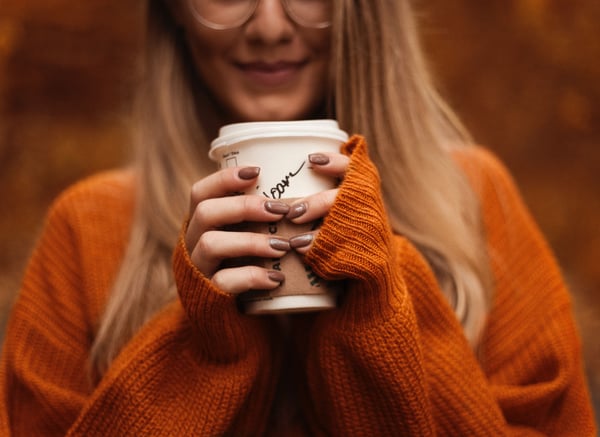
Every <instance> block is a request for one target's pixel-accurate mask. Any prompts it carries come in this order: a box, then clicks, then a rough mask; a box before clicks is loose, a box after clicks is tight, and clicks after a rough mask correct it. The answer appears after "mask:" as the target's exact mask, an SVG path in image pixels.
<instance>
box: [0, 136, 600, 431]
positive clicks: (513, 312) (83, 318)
mask: <svg viewBox="0 0 600 437" xmlns="http://www.w3.org/2000/svg"><path fill="white" fill-rule="evenodd" d="M344 152H345V153H347V154H348V155H350V156H351V161H350V166H349V169H348V172H347V174H346V176H345V178H344V181H343V182H342V184H341V185H340V190H339V193H338V197H337V199H336V202H335V204H334V206H333V209H332V210H331V212H330V214H329V215H328V216H327V217H326V219H325V220H324V223H323V225H322V227H321V229H320V233H319V236H318V237H317V239H316V240H315V242H314V245H313V248H312V249H311V250H310V251H309V253H308V254H307V255H306V257H305V260H306V262H307V263H308V264H310V265H311V266H312V268H313V269H314V271H315V272H316V273H318V274H319V275H320V276H322V277H324V278H326V279H331V280H341V281H344V283H345V293H344V296H343V298H342V299H341V301H340V305H339V308H337V309H335V310H332V311H327V312H323V313H319V314H311V315H305V316H295V317H293V318H292V320H291V328H290V332H291V333H290V334H289V337H284V336H283V334H282V330H281V329H280V327H279V326H278V325H277V323H276V320H275V319H274V318H271V317H264V316H263V317H254V316H246V315H243V314H241V313H240V312H239V311H238V308H237V305H236V302H235V299H234V298H233V297H232V296H229V295H227V294H225V293H223V292H222V291H220V290H219V289H217V288H216V287H214V286H213V285H212V284H211V282H210V281H209V280H208V279H207V278H205V277H204V276H203V275H202V274H201V273H200V272H199V271H198V270H197V269H196V268H195V267H194V266H193V265H192V263H191V261H190V259H189V256H188V253H187V251H186V248H185V244H184V243H183V238H182V235H180V237H179V240H178V242H177V243H176V245H175V250H174V254H173V273H174V278H175V282H176V284H177V289H178V292H179V299H177V300H176V301H175V302H173V303H171V304H169V305H168V306H167V307H165V308H164V309H163V310H161V311H160V312H159V313H158V314H156V315H155V317H154V318H153V319H152V320H150V321H149V322H148V323H147V324H146V325H145V326H144V327H143V328H142V329H141V330H140V331H139V332H138V333H137V334H136V335H135V336H134V337H133V338H132V339H131V341H130V342H129V343H128V344H127V345H126V346H125V348H124V349H123V350H122V352H121V353H120V354H119V356H118V357H117V358H116V360H115V361H114V362H113V364H112V365H111V367H110V369H109V371H108V372H107V373H106V374H105V375H104V377H103V378H102V380H101V381H100V382H99V383H98V384H96V385H93V384H92V383H90V380H89V379H88V377H87V374H86V370H85V369H86V361H87V357H88V352H89V348H90V345H91V342H92V339H93V338H94V335H95V331H96V329H97V325H98V320H99V317H100V315H101V313H102V309H103V306H104V304H105V302H106V300H107V296H108V293H109V290H110V286H111V283H112V281H113V279H114V277H115V275H116V272H117V270H118V267H119V263H120V261H121V259H122V257H123V253H124V248H125V245H126V241H127V238H128V233H129V227H130V225H131V218H132V214H133V204H134V194H133V191H134V185H135V183H134V178H133V175H132V174H131V173H129V172H126V171H122V172H112V173H106V174H102V175H99V176H96V177H93V178H90V179H87V180H85V181H83V182H81V183H79V184H77V185H75V186H74V187H72V188H71V189H69V190H68V191H67V192H66V193H65V194H63V195H62V196H61V197H60V198H59V199H58V200H57V201H56V202H55V204H54V206H53V207H52V209H51V210H50V212H49V215H48V218H47V222H46V225H45V228H44V231H43V233H42V235H41V238H40V240H39V243H38V245H37V247H36V249H35V251H34V253H33V255H32V257H31V260H30V263H29V265H28V267H27V269H26V273H25V276H24V279H23V285H22V289H21V291H20V293H19V296H18V299H17V301H16V303H15V305H14V307H13V310H12V314H11V318H10V321H9V325H8V328H7V333H6V338H5V343H4V348H3V352H2V358H1V363H0V366H1V367H0V435H2V436H11V435H14V436H60V435H71V436H173V435H177V436H188V435H189V436H192V435H193V436H199V435H202V436H204V435H207V436H215V435H235V436H244V435H265V434H269V433H271V434H278V435H282V434H283V435H292V434H293V435H301V434H302V433H304V434H306V435H340V436H342V435H343V436H346V435H364V436H383V435H415V436H427V435H437V434H439V435H457V436H463V435H469V436H472V435H482V436H489V435H494V436H496V435H560V436H578V437H579V436H593V435H595V424H594V418H593V415H592V411H591V407H590V400H589V393H588V392H587V388H586V383H585V379H584V376H583V369H582V361H581V350H580V341H579V338H578V334H577V332H576V329H575V325H574V322H573V317H572V310H571V303H570V299H569V295H568V292H567V290H566V289H565V286H564V284H563V281H562V279H561V275H560V272H559V269H558V268H557V265H556V262H555V260H554V258H553V256H552V255H551V253H550V250H549V248H548V246H547V244H546V243H545V241H544V239H543V238H542V236H541V235H540V233H539V231H538V229H537V227H536V225H535V224H534V222H533V220H532V219H531V217H530V215H529V213H528V212H527V210H526V208H525V206H524V205H523V202H522V200H521V199H520V197H519V194H518V192H517V190H516V188H515V186H514V184H513V182H512V180H511V178H510V176H509V175H508V173H507V172H506V170H505V169H504V167H503V166H502V165H501V164H500V163H499V162H498V161H497V160H496V159H495V157H494V156H492V155H491V154H490V153H489V152H487V151H485V150H484V149H480V148H472V149H468V150H467V151H465V152H461V154H460V155H459V156H457V160H458V162H459V163H460V164H461V166H462V167H463V168H464V169H465V172H466V174H467V176H468V177H469V180H470V181H471V183H472V185H473V187H474V189H475V191H476V192H477V194H478V195H479V198H480V199H481V207H482V213H483V220H484V223H485V230H486V235H487V242H488V248H489V253H490V259H491V262H492V269H493V273H494V280H495V287H496V288H495V295H494V303H493V308H492V310H491V312H490V314H489V318H488V322H487V328H486V330H485V333H484V336H483V339H482V355H481V358H480V359H478V357H476V356H475V354H474V353H473V351H472V349H471V348H470V346H469V345H468V343H467V341H466V339H465V337H464V335H463V334H462V330H461V326H460V324H459V323H458V321H457V320H456V317H455V316H454V313H453V311H452V309H451V308H450V306H449V305H448V303H447V301H446V299H445V298H444V297H443V295H442V293H441V291H440V290H439V287H438V285H437V283H436V280H435V277H434V275H433V273H432V271H431V269H430V267H429V265H428V264H427V262H426V260H425V259H424V258H423V257H422V256H421V254H420V253H419V252H418V251H417V250H416V248H415V247H414V246H413V245H412V244H411V243H410V242H409V241H408V240H407V239H406V238H404V237H402V236H399V235H394V234H393V232H392V231H391V229H390V226H389V224H388V221H387V218H386V215H385V211H384V207H383V202H382V198H381V193H380V187H379V185H380V181H379V177H378V174H377V170H376V169H375V167H374V165H373V164H372V163H371V161H370V160H369V157H368V151H367V147H366V144H365V143H364V140H363V139H362V138H361V137H358V136H355V137H353V138H352V139H351V140H350V141H349V142H348V143H347V144H346V145H345V148H344ZM283 341H285V342H286V344H287V346H288V347H286V348H283V347H282V342H283ZM290 345H293V347H290ZM280 374H281V375H285V378H287V381H288V382H291V386H292V388H291V389H290V388H289V387H288V385H287V384H278V383H277V380H278V379H279V375H280ZM283 386H285V387H287V388H286V390H287V391H286V390H282V387H283ZM290 390H291V391H290ZM286 393H287V394H286ZM290 393H291V394H292V395H291V397H292V398H293V400H294V402H295V404H296V407H297V408H298V412H297V414H295V415H294V416H293V417H295V420H294V421H293V422H290V424H289V426H290V429H289V432H287V433H286V432H282V431H281V430H280V428H277V431H276V430H275V428H274V427H273V426H274V423H275V422H277V420H275V419H276V417H275V418H274V416H277V415H278V414H279V412H280V410H278V409H277V408H278V405H280V404H281V402H282V400H286V397H287V400H288V401H289V399H290ZM290 417H292V416H290ZM279 422H281V421H279Z"/></svg>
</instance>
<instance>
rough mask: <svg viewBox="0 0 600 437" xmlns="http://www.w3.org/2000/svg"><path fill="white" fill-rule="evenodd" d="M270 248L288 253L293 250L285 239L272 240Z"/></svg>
mask: <svg viewBox="0 0 600 437" xmlns="http://www.w3.org/2000/svg"><path fill="white" fill-rule="evenodd" d="M269 246H271V247H272V248H273V249H275V250H284V251H286V252H287V251H288V250H290V249H291V247H290V243H289V242H288V241H287V240H284V239H283V238H270V239H269Z"/></svg>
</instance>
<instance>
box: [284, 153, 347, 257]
mask: <svg viewBox="0 0 600 437" xmlns="http://www.w3.org/2000/svg"><path fill="white" fill-rule="evenodd" d="M308 161H309V162H310V163H311V165H312V167H311V168H312V170H313V171H315V172H316V173H319V174H322V175H324V176H328V177H334V178H337V179H339V180H341V179H343V178H344V175H345V174H346V169H347V168H348V163H349V162H350V158H348V157H347V156H345V155H342V154H340V153H313V154H311V155H309V157H308ZM337 193H338V190H337V188H334V189H331V190H326V191H322V192H320V193H316V194H313V195H311V196H308V197H305V198H304V199H301V200H298V201H296V202H294V203H292V204H291V205H290V210H289V212H288V213H287V214H286V218H287V219H289V220H290V221H292V222H293V223H298V224H300V223H308V222H311V221H315V220H318V219H320V218H322V217H325V216H326V215H327V213H328V212H329V210H330V209H331V206H332V205H333V202H334V201H335V198H336V196H337ZM318 232H319V231H318V230H316V231H313V232H307V233H304V234H299V235H295V236H293V237H292V238H290V239H289V243H290V247H291V248H292V249H295V250H296V251H297V252H299V253H301V254H304V253H306V252H308V250H309V249H310V247H311V245H312V242H313V241H314V239H315V238H316V236H317V234H318Z"/></svg>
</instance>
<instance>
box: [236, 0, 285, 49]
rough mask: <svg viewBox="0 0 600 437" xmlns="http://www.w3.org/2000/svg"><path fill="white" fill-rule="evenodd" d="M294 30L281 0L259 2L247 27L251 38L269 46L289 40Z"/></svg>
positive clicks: (247, 32)
mask: <svg viewBox="0 0 600 437" xmlns="http://www.w3.org/2000/svg"><path fill="white" fill-rule="evenodd" d="M294 28H295V25H294V23H293V21H292V20H291V19H290V17H289V16H288V14H287V12H286V11H285V8H284V6H283V3H282V1H281V0H259V2H258V5H257V6H256V10H255V11H254V14H253V15H252V17H250V20H248V22H247V23H246V26H245V30H246V34H247V35H248V37H249V38H252V39H254V40H257V41H262V42H264V43H268V44H275V43H278V42H281V41H287V40H289V39H290V38H291V37H292V35H293V33H294Z"/></svg>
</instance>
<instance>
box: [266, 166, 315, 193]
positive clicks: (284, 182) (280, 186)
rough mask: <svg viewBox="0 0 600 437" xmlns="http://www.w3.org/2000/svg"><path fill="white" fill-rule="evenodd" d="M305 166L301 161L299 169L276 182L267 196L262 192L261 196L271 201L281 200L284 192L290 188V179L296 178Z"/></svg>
mask: <svg viewBox="0 0 600 437" xmlns="http://www.w3.org/2000/svg"><path fill="white" fill-rule="evenodd" d="M305 164H306V161H302V164H301V165H300V167H298V170H296V171H290V172H289V173H288V174H286V175H285V176H284V177H283V178H281V181H280V182H277V184H276V185H275V186H274V187H272V188H271V189H270V190H269V194H267V193H266V192H264V191H263V195H264V196H265V197H270V198H271V199H281V197H282V196H283V194H284V193H285V190H286V189H287V188H288V187H289V186H290V179H292V178H293V177H294V176H297V175H298V173H300V170H302V168H303V167H304V165H305Z"/></svg>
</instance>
